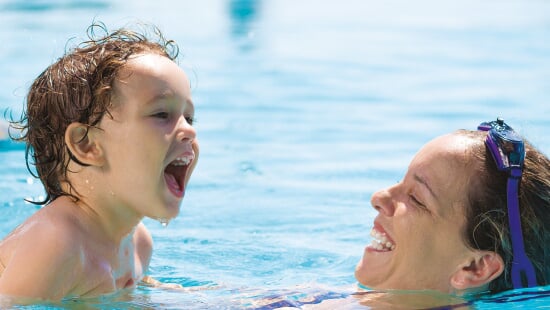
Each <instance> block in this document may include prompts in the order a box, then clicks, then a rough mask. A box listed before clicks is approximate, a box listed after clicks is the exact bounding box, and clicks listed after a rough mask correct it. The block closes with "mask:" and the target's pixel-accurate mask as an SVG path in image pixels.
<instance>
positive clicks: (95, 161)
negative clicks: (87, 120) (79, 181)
mask: <svg viewBox="0 0 550 310" xmlns="http://www.w3.org/2000/svg"><path fill="white" fill-rule="evenodd" d="M95 130H97V129H96V128H94V127H90V126H87V125H84V124H82V123H76V122H75V123H71V124H69V126H67V129H66V130H65V144H66V145H67V148H68V149H69V152H71V154H70V156H71V158H72V159H73V160H75V161H76V162H77V163H79V164H81V165H88V166H101V165H103V164H104V156H103V150H102V148H101V145H100V144H99V141H98V139H97V136H96V135H95V132H94V131H95Z"/></svg>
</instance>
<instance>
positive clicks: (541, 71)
mask: <svg viewBox="0 0 550 310" xmlns="http://www.w3.org/2000/svg"><path fill="white" fill-rule="evenodd" d="M93 20H99V21H103V22H105V23H106V25H107V26H108V27H110V28H112V29H114V28H117V27H120V26H123V25H125V24H126V23H132V22H134V21H136V20H140V21H144V22H147V23H153V24H156V25H157V26H159V27H160V28H161V29H162V30H163V31H164V34H165V35H166V36H167V37H168V38H172V39H175V40H176V41H177V42H178V44H179V46H180V49H181V57H180V65H181V66H182V68H184V70H186V72H187V73H188V75H189V76H190V79H191V83H192V92H193V98H194V101H195V104H196V116H197V124H196V128H197V130H198V136H199V140H200V144H201V150H202V151H201V158H200V161H199V165H198V167H197V169H196V172H195V174H194V176H193V178H192V180H191V183H190V186H189V189H188V192H187V194H186V198H185V200H184V203H183V205H182V211H181V213H180V215H179V217H178V218H177V219H175V220H174V221H172V222H171V223H170V224H169V225H168V227H166V228H164V227H162V226H161V225H160V224H159V223H157V222H154V221H151V220H146V221H145V222H146V224H147V226H148V227H149V229H150V230H151V232H152V234H153V238H154V241H155V250H154V256H153V260H152V262H151V274H152V275H153V276H155V277H156V278H158V279H161V280H163V281H167V282H174V283H179V284H183V285H185V286H190V287H215V288H214V289H211V290H202V291H197V292H187V293H182V292H177V291H167V290H159V289H150V288H139V289H138V290H136V291H135V292H134V294H133V295H132V297H131V300H130V301H121V302H120V303H119V304H117V307H120V308H139V307H140V306H148V307H149V306H150V307H151V308H178V307H182V305H185V308H187V309H189V308H224V307H239V305H241V306H242V305H244V304H246V303H247V302H250V300H255V299H262V298H265V297H266V296H270V295H271V294H277V292H284V291H285V290H288V289H291V290H294V289H296V290H298V291H300V290H303V291H304V292H308V291H314V290H315V289H316V288H317V287H322V288H324V289H328V290H334V291H341V290H345V289H343V288H349V287H352V286H353V285H354V283H355V280H354V278H353V270H354V266H355V263H356V262H357V261H358V260H359V258H360V257H361V254H362V252H363V248H364V246H365V244H367V243H368V242H369V237H368V233H369V231H370V228H371V225H372V220H373V218H374V216H375V212H374V210H373V209H372V208H371V207H370V203H369V198H370V195H371V194H372V193H373V191H375V190H377V189H379V188H382V187H385V186H388V185H391V184H394V183H395V182H396V181H398V180H399V179H400V178H401V177H402V175H403V173H404V171H405V170H406V167H407V165H408V162H409V161H410V159H411V158H412V156H413V155H414V153H415V152H416V151H417V150H418V148H419V147H420V146H421V145H422V144H424V143H425V142H427V141H429V140H430V139H432V138H433V137H435V136H437V135H440V134H443V133H447V132H450V131H452V130H455V129H458V128H469V129H473V128H475V127H476V126H477V124H478V123H480V122H481V121H486V120H493V119H495V118H496V117H497V116H501V117H503V118H505V119H506V121H507V122H509V124H511V125H512V126H513V127H514V128H515V129H516V130H518V131H519V132H520V133H523V134H524V135H525V136H526V137H527V138H529V139H530V140H531V141H532V142H533V143H534V144H535V145H536V146H538V147H539V148H540V149H541V150H543V151H544V152H545V153H546V154H549V153H550V137H549V135H548V132H550V122H549V116H550V2H549V1H545V0H540V1H537V0H505V1H496V0H486V1H478V0H463V1H438V0H420V1H406V0H389V1H362V0H357V1H353V0H342V1H313V0H303V1H295V0H276V1H275V0H273V1H261V0H257V1H252V0H250V1H249V0H225V1H222V0H202V1H190V0H186V1H166V0H157V1H146V0H134V1H131V2H128V1H122V0H109V1H107V0H105V1H102V0H97V1H93V0H89V1H61V0H55V1H15V0H14V1H9V0H0V26H1V27H0V68H1V74H0V85H1V87H0V108H1V109H2V112H4V110H5V109H7V108H9V109H10V111H11V112H12V113H13V115H15V116H17V115H18V113H19V112H20V111H21V107H22V104H23V102H24V99H25V94H26V91H27V89H28V87H29V85H30V83H31V82H32V80H33V79H34V78H35V77H36V76H37V75H38V74H39V73H40V72H41V71H42V70H43V69H44V68H45V67H46V66H47V65H49V64H51V63H52V62H53V61H55V60H56V59H57V58H58V57H59V56H60V55H61V54H62V53H63V51H64V50H65V48H66V46H67V40H68V39H69V38H73V40H71V41H70V42H69V43H68V45H69V46H71V45H72V44H74V43H78V42H80V41H81V39H82V38H83V37H84V31H85V29H86V27H87V26H88V25H89V24H91V23H92V21H93ZM4 127H5V126H4V124H0V129H1V131H0V137H2V135H5V128H4ZM0 161H1V162H2V165H0V175H1V176H2V177H1V178H0V212H1V214H2V219H3V220H2V224H1V225H0V235H2V236H4V235H5V234H7V233H8V232H9V231H10V230H11V229H12V228H14V227H15V226H16V225H17V224H18V223H20V222H22V221H23V220H24V219H25V218H26V217H27V216H28V215H30V214H31V213H32V212H34V211H35V210H36V207H35V206H33V205H30V204H27V203H24V201H23V199H24V198H33V197H39V196H40V195H43V192H42V188H41V185H40V183H39V182H37V181H35V180H33V179H32V178H30V175H29V174H28V172H27V171H26V168H25V162H24V149H23V147H22V146H21V145H19V144H14V143H12V142H9V141H8V140H5V139H4V140H2V139H0ZM136 169H139V167H136ZM545 292H546V290H542V293H540V294H535V297H534V298H532V299H529V298H523V299H519V300H516V299H514V298H504V299H503V300H504V303H509V304H510V306H511V305H513V306H515V307H520V308H526V309H527V308H533V307H534V306H540V305H548V304H550V298H548V297H545V296H546V295H547V292H546V293H545ZM114 302H115V301H114V300H107V301H106V304H107V305H109V304H110V305H111V306H112V305H114ZM476 306H477V308H479V309H497V308H500V307H502V304H500V303H497V302H495V301H494V300H493V301H489V302H479V303H478V304H477V305H476ZM357 307H359V306H358V305H357ZM105 308H109V306H105Z"/></svg>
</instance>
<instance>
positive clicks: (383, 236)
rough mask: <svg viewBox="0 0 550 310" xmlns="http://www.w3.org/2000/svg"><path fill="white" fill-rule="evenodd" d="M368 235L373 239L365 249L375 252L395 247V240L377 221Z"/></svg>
mask: <svg viewBox="0 0 550 310" xmlns="http://www.w3.org/2000/svg"><path fill="white" fill-rule="evenodd" d="M370 235H371V237H372V238H373V240H372V241H371V243H370V244H369V245H368V246H367V249H369V250H371V251H376V252H390V251H393V250H394V249H395V242H394V241H393V240H392V239H391V237H390V236H389V235H388V234H387V233H386V231H385V230H384V228H383V227H382V226H381V225H380V224H378V223H377V222H375V223H374V227H373V228H372V230H371V232H370Z"/></svg>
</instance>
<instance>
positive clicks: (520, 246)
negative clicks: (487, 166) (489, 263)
mask: <svg viewBox="0 0 550 310" xmlns="http://www.w3.org/2000/svg"><path fill="white" fill-rule="evenodd" d="M478 130H483V131H490V132H489V133H488V134H487V139H486V140H485V143H486V145H487V146H488V148H489V150H490V151H491V154H492V155H493V158H494V160H495V162H496V164H497V168H498V170H501V171H508V173H509V176H508V183H507V187H506V195H507V197H506V201H507V206H508V223H509V225H510V238H511V239H512V251H513V259H512V285H513V286H514V288H516V289H517V288H523V287H534V286H536V285H537V278H536V275H535V268H534V267H533V264H532V263H531V261H530V260H529V258H528V257H527V255H526V254H525V247H524V243H523V233H522V229H521V220H520V213H519V195H518V194H519V193H518V189H519V181H520V179H521V174H522V168H521V166H519V167H518V166H511V167H510V166H508V167H507V166H506V165H505V164H504V160H503V159H502V157H501V156H502V155H504V156H507V154H504V153H503V152H502V149H501V148H500V147H499V145H498V141H495V139H494V138H493V134H496V135H498V132H496V130H495V129H494V128H492V126H491V125H490V123H482V124H481V125H479V127H478ZM521 143H523V142H521ZM508 162H509V161H508ZM522 273H523V274H524V275H525V277H526V279H527V286H524V285H523V281H522Z"/></svg>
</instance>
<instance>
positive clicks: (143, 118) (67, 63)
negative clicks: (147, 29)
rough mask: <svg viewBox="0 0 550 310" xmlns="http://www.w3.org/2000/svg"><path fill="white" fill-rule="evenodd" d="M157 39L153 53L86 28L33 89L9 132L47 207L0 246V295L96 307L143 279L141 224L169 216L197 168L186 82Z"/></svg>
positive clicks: (146, 245)
mask: <svg viewBox="0 0 550 310" xmlns="http://www.w3.org/2000/svg"><path fill="white" fill-rule="evenodd" d="M98 29H101V30H102V31H105V34H106V35H105V36H104V37H99V38H98V37H97V36H96V35H95V32H96V31H97V30H98ZM154 30H155V31H154V33H155V34H156V37H157V39H156V40H155V41H152V40H150V39H148V38H147V36H146V34H140V33H137V32H134V31H131V30H129V29H119V30H117V31H115V32H113V33H110V34H108V32H107V30H106V28H105V26H104V25H102V24H94V25H92V26H90V27H89V28H88V37H89V40H88V41H86V42H83V43H82V44H80V45H79V46H78V47H76V48H75V49H74V50H72V51H70V52H69V53H66V54H65V55H64V56H63V57H61V58H60V59H59V60H58V61H57V62H56V63H54V64H52V65H51V66H49V67H48V68H47V69H46V70H45V71H44V72H43V73H42V74H40V76H38V78H37V79H36V80H35V81H34V83H33V84H32V86H31V89H30V91H29V94H28V96H27V107H26V111H25V114H24V116H23V118H22V120H21V121H20V122H17V123H15V122H14V123H12V127H13V128H15V129H17V130H21V134H22V135H21V137H20V138H17V140H20V141H25V143H26V147H27V152H26V157H27V162H28V164H29V165H34V166H35V167H36V172H37V177H39V178H40V180H41V182H42V183H43V185H44V187H45V191H46V197H45V199H44V200H43V201H41V202H36V203H37V204H41V205H45V206H44V207H43V208H41V209H40V210H39V211H38V212H36V213H35V214H34V215H33V216H31V217H30V218H29V219H27V220H26V221H25V222H24V223H23V224H21V225H20V226H19V227H17V228H16V229H15V230H14V231H13V232H11V233H10V234H9V235H8V236H7V237H6V238H5V239H4V240H3V241H2V242H1V243H0V295H4V296H10V297H16V298H17V297H20V298H31V299H32V300H60V299H63V298H66V297H88V296H97V295H100V294H105V293H111V292H116V291H117V290H120V289H123V288H133V287H135V286H136V283H138V282H139V281H140V280H141V279H142V277H143V276H144V274H145V273H146V271H147V268H148V266H149V261H150V258H151V251H152V239H151V235H150V234H149V232H148V231H147V229H146V228H145V226H144V225H143V224H142V223H141V220H142V219H143V217H145V216H147V217H149V218H153V219H157V220H159V221H161V222H167V221H168V220H169V219H171V218H174V217H175V216H176V215H177V214H178V212H179V208H180V203H181V201H182V199H183V196H184V193H185V188H186V185H187V182H188V181H189V178H190V176H191V173H192V172H193V169H194V167H195V165H196V162H197V158H198V142H197V139H196V132H195V129H194V128H193V127H192V124H193V117H194V106H193V102H192V100H191V92H190V88H189V80H188V79H187V76H186V75H185V73H184V72H183V71H182V70H181V69H180V68H179V66H178V65H177V64H176V63H175V62H174V59H175V58H176V57H177V51H178V50H177V46H176V45H175V43H174V42H173V41H167V40H165V39H164V38H163V37H162V35H161V33H160V32H159V31H158V29H154ZM12 133H13V130H12ZM31 173H32V171H31Z"/></svg>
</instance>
